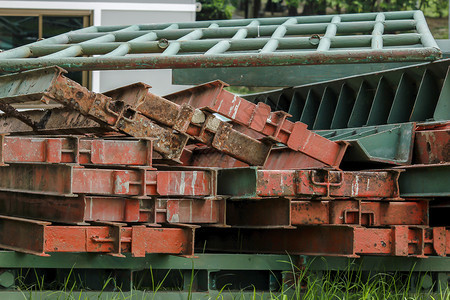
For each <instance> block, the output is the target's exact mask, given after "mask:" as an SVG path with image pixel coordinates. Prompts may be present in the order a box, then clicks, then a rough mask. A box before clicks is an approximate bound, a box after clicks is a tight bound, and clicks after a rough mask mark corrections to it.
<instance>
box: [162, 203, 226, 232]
mask: <svg viewBox="0 0 450 300" xmlns="http://www.w3.org/2000/svg"><path fill="white" fill-rule="evenodd" d="M156 222H157V223H184V224H201V225H202V226H208V225H211V226H225V224H226V201H225V200H224V199H173V198H169V199H158V200H157V204H156Z"/></svg>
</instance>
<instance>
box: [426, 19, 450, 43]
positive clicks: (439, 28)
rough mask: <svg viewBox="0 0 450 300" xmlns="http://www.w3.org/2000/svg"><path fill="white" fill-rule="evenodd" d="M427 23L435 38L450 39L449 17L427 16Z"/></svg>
mask: <svg viewBox="0 0 450 300" xmlns="http://www.w3.org/2000/svg"><path fill="white" fill-rule="evenodd" d="M427 23H428V27H429V28H430V31H431V33H432V34H433V36H434V38H435V39H448V18H431V17H427Z"/></svg>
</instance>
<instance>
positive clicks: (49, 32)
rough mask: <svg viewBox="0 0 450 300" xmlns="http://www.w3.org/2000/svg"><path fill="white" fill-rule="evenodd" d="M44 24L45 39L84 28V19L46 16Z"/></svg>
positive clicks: (43, 34)
mask: <svg viewBox="0 0 450 300" xmlns="http://www.w3.org/2000/svg"><path fill="white" fill-rule="evenodd" d="M42 22H43V25H42V36H43V37H44V38H49V37H52V36H55V35H58V34H61V33H66V32H68V31H71V30H77V29H81V28H83V17H70V16H67V17H58V16H44V17H43V18H42Z"/></svg>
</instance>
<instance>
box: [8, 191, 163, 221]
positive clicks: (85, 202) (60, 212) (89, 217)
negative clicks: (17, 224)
mask: <svg viewBox="0 0 450 300" xmlns="http://www.w3.org/2000/svg"><path fill="white" fill-rule="evenodd" d="M146 201H152V202H154V201H153V200H151V199H143V200H139V199H132V198H123V197H99V196H85V195H79V196H77V197H63V196H49V195H46V196H45V197H44V196H42V195H33V194H25V193H9V192H0V214H2V215H9V216H17V217H22V218H30V219H38V220H46V221H51V222H58V223H66V224H86V223H85V222H88V221H112V222H138V221H140V202H146ZM146 221H147V222H148V220H146Z"/></svg>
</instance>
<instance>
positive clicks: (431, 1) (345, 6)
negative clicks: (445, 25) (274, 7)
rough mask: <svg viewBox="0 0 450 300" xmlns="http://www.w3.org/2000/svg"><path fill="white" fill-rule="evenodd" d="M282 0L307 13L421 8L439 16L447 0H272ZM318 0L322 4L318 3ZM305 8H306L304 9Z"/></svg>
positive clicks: (288, 5) (445, 12)
mask: <svg viewBox="0 0 450 300" xmlns="http://www.w3.org/2000/svg"><path fill="white" fill-rule="evenodd" d="M283 1H284V3H285V4H286V6H287V7H288V8H298V7H299V6H300V5H303V7H304V12H303V13H304V14H307V15H314V14H318V13H321V12H323V7H322V6H326V7H327V8H330V9H332V10H334V11H336V12H337V13H343V12H345V13H363V12H376V11H399V10H410V9H421V10H424V11H425V12H428V13H431V14H433V15H435V16H439V17H440V18H442V17H443V16H445V15H447V11H448V0H323V1H320V0H272V2H274V3H275V2H283ZM319 2H321V4H322V5H319ZM322 2H323V3H322ZM305 8H308V9H307V10H306V11H305Z"/></svg>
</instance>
